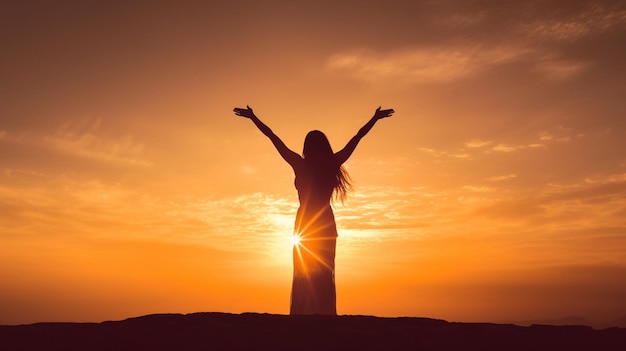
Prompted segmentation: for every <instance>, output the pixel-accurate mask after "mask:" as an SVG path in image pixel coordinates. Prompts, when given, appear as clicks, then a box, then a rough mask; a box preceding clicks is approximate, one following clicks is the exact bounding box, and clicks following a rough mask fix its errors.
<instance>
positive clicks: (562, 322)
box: [512, 316, 595, 327]
mask: <svg viewBox="0 0 626 351" xmlns="http://www.w3.org/2000/svg"><path fill="white" fill-rule="evenodd" d="M512 324H516V325H522V326H528V325H533V324H540V325H556V326H571V325H586V326H590V327H594V326H595V325H594V324H593V323H591V322H590V321H589V320H588V319H586V318H583V317H579V316H570V317H565V318H559V319H531V320H526V321H516V322H512Z"/></svg>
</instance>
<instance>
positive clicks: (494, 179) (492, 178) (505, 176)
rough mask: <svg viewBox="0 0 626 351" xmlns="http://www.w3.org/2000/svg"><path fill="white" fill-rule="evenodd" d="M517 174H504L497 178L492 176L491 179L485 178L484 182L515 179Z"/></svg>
mask: <svg viewBox="0 0 626 351" xmlns="http://www.w3.org/2000/svg"><path fill="white" fill-rule="evenodd" d="M516 177H517V174H506V175H499V176H493V177H489V178H485V180H488V181H490V182H499V181H502V180H507V179H512V178H516Z"/></svg>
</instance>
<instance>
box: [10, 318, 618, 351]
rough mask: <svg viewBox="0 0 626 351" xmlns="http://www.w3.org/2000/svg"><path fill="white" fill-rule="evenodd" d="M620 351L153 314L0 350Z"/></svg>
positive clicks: (392, 321)
mask: <svg viewBox="0 0 626 351" xmlns="http://www.w3.org/2000/svg"><path fill="white" fill-rule="evenodd" d="M205 349H206V350H392V349H396V350H397V349H412V350H417V349H420V350H551V351H553V350H568V351H570V350H626V329H619V328H610V329H605V330H596V329H592V328H591V327H586V326H543V325H532V326H529V327H522V326H515V325H511V324H488V323H449V322H446V321H443V320H435V319H427V318H380V317H371V316H338V317H331V316H284V315H270V314H255V313H244V314H240V315H236V314H227V313H193V314H188V315H181V314H157V315H149V316H144V317H138V318H130V319H126V320H123V321H115V322H103V323H37V324H30V325H19V326H0V350H205Z"/></svg>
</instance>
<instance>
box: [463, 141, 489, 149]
mask: <svg viewBox="0 0 626 351" xmlns="http://www.w3.org/2000/svg"><path fill="white" fill-rule="evenodd" d="M492 143H493V141H490V140H481V139H472V140H470V141H468V142H466V143H465V146H467V147H469V148H472V149H473V148H481V147H484V146H487V145H490V144H492Z"/></svg>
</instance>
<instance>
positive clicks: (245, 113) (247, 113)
mask: <svg viewBox="0 0 626 351" xmlns="http://www.w3.org/2000/svg"><path fill="white" fill-rule="evenodd" d="M233 111H234V112H235V114H236V115H237V116H241V117H245V118H252V117H256V116H255V115H254V111H252V107H250V106H248V105H246V108H241V107H235V109H234V110H233Z"/></svg>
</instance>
